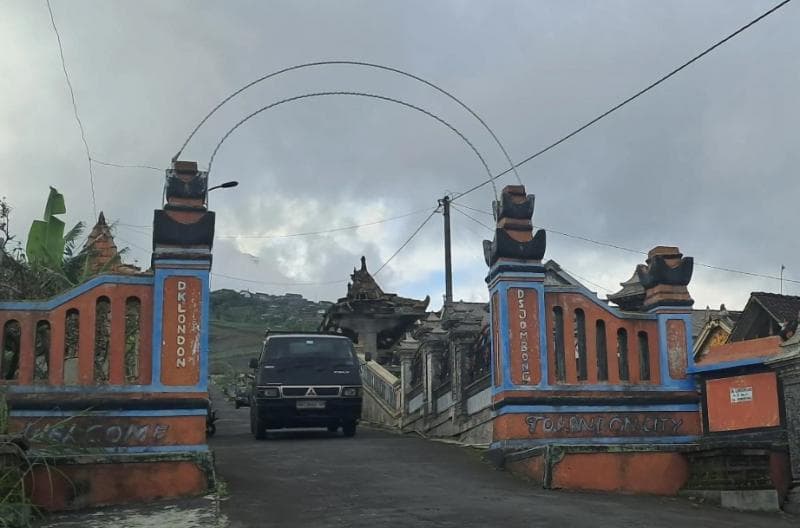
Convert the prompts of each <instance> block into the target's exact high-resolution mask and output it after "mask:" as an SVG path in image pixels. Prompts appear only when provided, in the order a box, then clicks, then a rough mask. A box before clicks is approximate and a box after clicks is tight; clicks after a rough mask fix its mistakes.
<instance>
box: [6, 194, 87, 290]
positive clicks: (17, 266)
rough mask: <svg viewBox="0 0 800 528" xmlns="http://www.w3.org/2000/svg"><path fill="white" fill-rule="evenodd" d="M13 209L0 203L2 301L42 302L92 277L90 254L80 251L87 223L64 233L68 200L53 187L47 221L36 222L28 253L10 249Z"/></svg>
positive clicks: (28, 244) (29, 239) (18, 248)
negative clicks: (88, 270) (42, 299)
mask: <svg viewBox="0 0 800 528" xmlns="http://www.w3.org/2000/svg"><path fill="white" fill-rule="evenodd" d="M11 210H12V209H11V207H10V206H9V204H8V202H7V200H6V199H5V198H3V199H2V200H0V264H2V265H0V299H41V298H45V297H50V296H53V295H55V294H57V293H59V292H61V291H64V290H65V289H67V288H70V287H72V286H74V285H76V284H80V283H81V282H83V281H84V280H86V279H87V278H88V275H89V274H88V272H87V260H88V257H89V255H88V254H87V253H85V252H84V253H81V252H78V251H77V248H78V243H79V240H80V239H81V236H82V234H83V231H84V227H85V224H84V223H83V222H78V223H77V224H75V226H73V227H72V229H70V230H69V231H68V232H67V233H66V234H64V227H65V226H64V222H63V221H61V220H60V219H59V218H57V215H61V214H65V213H66V205H65V203H64V197H63V195H61V193H59V192H58V191H57V190H56V189H54V188H52V187H51V188H50V194H49V196H48V198H47V203H46V205H45V211H44V219H43V220H35V221H34V222H33V224H32V225H31V229H30V231H29V233H28V242H27V244H26V248H25V251H24V252H23V251H22V249H21V248H20V247H16V248H10V247H9V242H10V241H11V240H13V236H12V235H11V234H10V228H9V224H10V216H11Z"/></svg>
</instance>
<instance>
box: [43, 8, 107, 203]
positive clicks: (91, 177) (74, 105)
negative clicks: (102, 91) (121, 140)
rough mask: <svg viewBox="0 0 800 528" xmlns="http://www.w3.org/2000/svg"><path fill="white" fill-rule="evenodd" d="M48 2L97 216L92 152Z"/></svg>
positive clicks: (54, 19)
mask: <svg viewBox="0 0 800 528" xmlns="http://www.w3.org/2000/svg"><path fill="white" fill-rule="evenodd" d="M45 2H46V3H47V11H48V12H49V13H50V22H51V23H52V25H53V32H54V33H55V34H56V41H57V42H58V55H59V57H60V58H61V69H62V70H64V79H66V81H67V88H69V96H70V99H71V100H72V112H73V114H74V115H75V122H76V123H78V129H79V130H80V132H81V140H82V141H83V148H84V150H85V151H86V163H87V165H88V168H89V188H90V189H91V191H92V213H93V214H94V218H97V199H96V197H95V193H94V171H93V170H92V154H91V152H90V151H89V143H88V142H87V141H86V130H84V128H83V122H82V121H81V116H80V115H79V114H78V103H77V102H76V101H75V90H74V89H73V88H72V81H71V80H70V78H69V71H68V70H67V61H66V59H64V47H63V45H62V44H61V35H60V34H59V32H58V26H56V18H55V16H54V15H53V6H51V5H50V0H45Z"/></svg>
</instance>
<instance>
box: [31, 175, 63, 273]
mask: <svg viewBox="0 0 800 528" xmlns="http://www.w3.org/2000/svg"><path fill="white" fill-rule="evenodd" d="M66 212H67V207H66V205H65V204H64V196H63V195H62V194H61V193H60V192H58V191H57V190H56V189H54V188H53V187H50V195H49V196H48V197H47V205H45V208H44V220H34V221H33V223H32V224H31V229H30V231H29V232H28V243H27V245H26V246H25V252H26V254H27V256H28V261H29V262H31V263H33V264H38V265H41V266H45V267H48V268H52V269H60V268H61V262H62V259H63V258H64V243H65V241H64V222H62V221H61V220H60V219H58V218H56V215H62V214H65V213H66Z"/></svg>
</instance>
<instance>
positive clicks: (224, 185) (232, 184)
mask: <svg viewBox="0 0 800 528" xmlns="http://www.w3.org/2000/svg"><path fill="white" fill-rule="evenodd" d="M237 185H239V182H238V181H228V182H225V183H220V184H219V185H215V186H213V187H211V188H209V189H208V191H207V192H211V191H213V190H214V189H230V188H231V187H236V186H237Z"/></svg>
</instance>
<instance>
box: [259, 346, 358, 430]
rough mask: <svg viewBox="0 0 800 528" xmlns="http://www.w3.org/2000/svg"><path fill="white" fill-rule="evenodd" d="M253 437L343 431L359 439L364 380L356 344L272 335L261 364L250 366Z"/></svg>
mask: <svg viewBox="0 0 800 528" xmlns="http://www.w3.org/2000/svg"><path fill="white" fill-rule="evenodd" d="M250 368H252V369H254V371H255V372H254V380H253V386H252V390H251V392H250V431H251V432H252V433H253V434H254V435H255V437H256V438H258V439H263V438H265V437H266V434H267V429H280V428H285V427H327V428H328V431H331V432H335V431H337V430H338V428H339V427H341V428H342V431H343V433H344V435H345V436H353V435H355V434H356V426H357V425H358V421H359V419H360V418H361V375H360V370H359V369H360V365H359V360H358V356H356V353H355V350H354V348H353V343H352V341H350V339H348V338H347V337H344V336H339V335H330V334H314V333H301V332H298V333H274V332H268V333H267V336H266V338H265V339H264V346H263V347H262V349H261V355H260V356H259V358H258V359H252V360H250Z"/></svg>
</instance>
